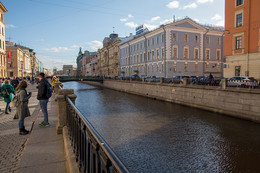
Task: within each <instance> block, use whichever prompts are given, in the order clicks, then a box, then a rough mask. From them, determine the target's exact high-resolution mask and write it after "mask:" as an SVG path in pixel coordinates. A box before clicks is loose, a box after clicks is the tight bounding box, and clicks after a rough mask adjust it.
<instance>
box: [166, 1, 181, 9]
mask: <svg viewBox="0 0 260 173" xmlns="http://www.w3.org/2000/svg"><path fill="white" fill-rule="evenodd" d="M179 6H180V2H179V1H172V2H170V3H169V4H167V5H166V7H168V8H179Z"/></svg>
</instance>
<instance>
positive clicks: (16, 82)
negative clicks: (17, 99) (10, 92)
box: [11, 76, 19, 88]
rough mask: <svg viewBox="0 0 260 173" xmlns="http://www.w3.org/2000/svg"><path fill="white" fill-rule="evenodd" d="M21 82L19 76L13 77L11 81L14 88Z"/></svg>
mask: <svg viewBox="0 0 260 173" xmlns="http://www.w3.org/2000/svg"><path fill="white" fill-rule="evenodd" d="M18 84H19V80H18V77H15V76H14V77H13V80H12V81H11V85H13V87H14V88H16V87H17V86H18Z"/></svg>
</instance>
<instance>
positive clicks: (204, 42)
mask: <svg viewBox="0 0 260 173" xmlns="http://www.w3.org/2000/svg"><path fill="white" fill-rule="evenodd" d="M208 32H209V29H207V31H206V32H205V34H204V35H203V37H204V38H203V76H205V50H206V48H205V44H206V36H207V33H208Z"/></svg>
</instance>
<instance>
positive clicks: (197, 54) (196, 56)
mask: <svg viewBox="0 0 260 173" xmlns="http://www.w3.org/2000/svg"><path fill="white" fill-rule="evenodd" d="M194 59H199V49H198V48H195V49H194Z"/></svg>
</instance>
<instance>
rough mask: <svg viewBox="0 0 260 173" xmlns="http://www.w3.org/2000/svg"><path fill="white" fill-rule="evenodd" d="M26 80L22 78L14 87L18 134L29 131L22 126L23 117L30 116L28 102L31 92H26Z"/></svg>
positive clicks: (24, 133) (25, 133)
mask: <svg viewBox="0 0 260 173" xmlns="http://www.w3.org/2000/svg"><path fill="white" fill-rule="evenodd" d="M26 88H27V82H26V81H24V80H22V81H21V82H20V83H19V85H18V86H17V88H16V92H17V96H16V97H17V101H16V104H15V106H16V117H17V118H19V123H18V127H19V134H20V135H27V134H28V133H29V131H28V130H26V129H25V127H24V119H25V118H26V117H29V116H30V111H29V107H28V102H29V99H30V97H31V95H32V94H31V92H29V93H27V91H26Z"/></svg>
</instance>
